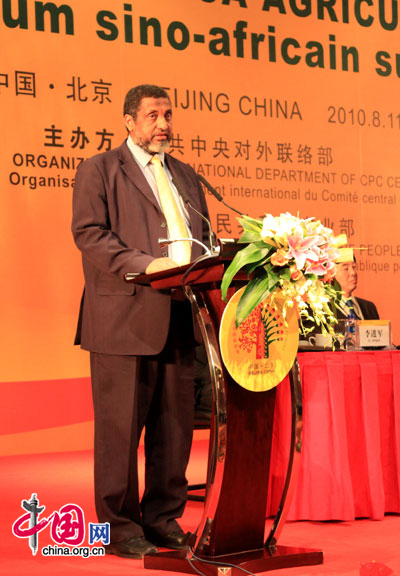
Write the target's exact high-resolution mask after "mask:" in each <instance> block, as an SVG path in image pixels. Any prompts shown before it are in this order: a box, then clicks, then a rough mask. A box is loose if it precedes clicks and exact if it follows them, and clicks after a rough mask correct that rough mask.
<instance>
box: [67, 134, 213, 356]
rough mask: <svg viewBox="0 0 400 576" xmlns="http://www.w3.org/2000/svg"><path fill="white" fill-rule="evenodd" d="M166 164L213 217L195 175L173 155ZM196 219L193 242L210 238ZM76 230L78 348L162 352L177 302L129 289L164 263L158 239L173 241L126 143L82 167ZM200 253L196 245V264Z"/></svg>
mask: <svg viewBox="0 0 400 576" xmlns="http://www.w3.org/2000/svg"><path fill="white" fill-rule="evenodd" d="M166 162H167V164H168V168H169V170H170V171H171V173H172V175H173V177H174V178H175V179H176V181H177V182H178V183H179V184H180V185H181V187H182V189H183V190H185V191H186V193H187V195H188V197H189V200H190V202H191V203H192V204H193V206H194V207H195V208H197V210H199V211H200V212H202V213H203V214H205V215H208V213H207V207H206V202H205V199H204V195H203V193H202V191H201V188H200V185H199V183H198V181H197V178H196V175H195V172H194V170H193V169H192V168H191V167H190V166H188V165H187V164H184V163H183V162H180V161H179V160H177V159H176V158H173V157H172V156H169V155H168V154H167V155H166ZM189 216H190V225H191V231H192V236H193V237H194V238H197V239H199V240H203V239H204V238H205V237H207V230H206V229H207V227H206V225H205V224H204V223H203V221H202V220H201V218H200V217H199V216H197V215H196V214H194V215H193V213H190V214H189ZM72 232H73V235H74V239H75V242H76V244H77V246H78V248H79V249H80V250H81V252H82V260H83V270H84V276H85V292H84V296H83V299H82V303H81V310H80V318H79V322H78V331H77V336H76V340H75V343H77V344H81V346H82V348H84V349H86V350H90V351H92V352H99V353H104V354H118V355H128V354H129V355H149V354H150V355H152V354H158V353H159V352H160V351H161V350H162V349H163V347H164V344H165V342H166V338H167V334H168V328H169V321H170V306H171V296H170V294H169V293H168V292H162V291H156V290H153V289H152V288H150V287H146V286H138V285H134V284H128V283H126V282H125V281H124V274H125V273H126V272H144V271H145V269H146V267H147V266H148V264H149V263H150V262H151V261H152V260H153V259H154V258H160V257H162V255H163V252H164V251H165V249H161V248H160V246H159V245H158V238H159V237H165V235H166V222H165V218H164V215H163V213H162V212H161V210H160V208H159V206H158V203H157V201H156V199H155V197H154V194H153V191H152V190H151V188H150V186H149V184H148V182H147V180H146V178H145V177H144V175H143V173H142V171H141V169H140V168H139V166H138V165H137V163H136V162H135V160H134V158H133V157H132V154H131V152H130V150H129V148H128V146H127V144H126V142H124V143H123V144H122V146H120V147H119V148H116V149H114V150H111V151H109V152H105V153H103V154H99V155H97V156H94V157H93V158H90V159H89V160H87V161H86V162H84V163H82V164H81V165H80V166H79V168H78V171H77V174H76V180H75V185H74V199H73V220H72ZM200 254H201V247H199V246H198V245H196V244H195V243H193V244H192V259H195V258H196V257H197V256H199V255H200Z"/></svg>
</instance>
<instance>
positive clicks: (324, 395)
mask: <svg viewBox="0 0 400 576" xmlns="http://www.w3.org/2000/svg"><path fill="white" fill-rule="evenodd" d="M298 360H299V364H300V369H301V378H302V388H303V415H304V428H303V443H302V456H301V460H300V467H299V474H298V480H297V487H296V491H295V494H294V498H293V502H292V505H291V508H290V512H289V516H288V519H289V520H353V519H354V518H359V517H366V518H374V519H379V518H382V517H383V515H384V514H385V513H386V512H396V513H400V351H377V352H370V351H363V352H303V353H300V354H299V355H298ZM277 397H278V406H277V412H276V419H275V441H274V453H273V456H272V462H273V465H272V468H271V476H270V487H269V489H270V498H269V508H268V510H267V513H268V514H272V513H275V511H276V509H277V507H278V504H279V499H280V494H281V491H282V485H283V470H284V461H285V458H286V457H287V446H288V444H289V438H288V435H289V426H288V423H289V387H288V382H287V380H285V381H284V382H282V383H281V384H280V385H279V386H278V390H277Z"/></svg>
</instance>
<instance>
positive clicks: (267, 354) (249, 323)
mask: <svg viewBox="0 0 400 576" xmlns="http://www.w3.org/2000/svg"><path fill="white" fill-rule="evenodd" d="M243 291H244V288H241V289H240V290H239V291H238V292H236V293H235V294H234V295H233V297H232V298H231V299H230V301H229V302H228V304H227V306H226V308H225V311H224V314H223V317H222V322H221V328H220V335H219V338H220V346H221V353H222V358H223V361H224V364H225V366H226V369H227V370H228V372H229V374H230V375H231V376H232V378H233V379H234V380H235V381H236V382H237V383H238V384H240V386H243V388H246V389H247V390H251V391H254V392H261V391H264V390H270V389H271V388H273V387H274V386H277V385H278V384H279V382H281V381H282V380H283V378H284V377H285V376H286V374H287V373H288V372H289V370H290V368H291V367H292V365H293V362H294V359H295V357H296V353H297V348H298V343H299V325H298V320H297V312H296V309H295V308H286V317H284V314H283V303H284V297H283V296H281V295H280V294H279V293H274V294H273V295H271V296H269V297H268V298H266V299H265V300H264V301H263V302H261V303H260V304H259V305H258V306H257V307H256V308H255V309H254V310H253V312H252V313H251V314H250V315H249V316H248V317H247V318H246V320H244V322H242V323H241V324H240V326H239V327H238V328H236V324H235V314H236V308H237V305H238V302H239V300H240V297H241V295H242V292H243Z"/></svg>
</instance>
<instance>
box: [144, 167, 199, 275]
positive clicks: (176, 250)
mask: <svg viewBox="0 0 400 576" xmlns="http://www.w3.org/2000/svg"><path fill="white" fill-rule="evenodd" d="M151 163H152V165H153V166H154V175H155V177H156V183H157V188H158V194H159V196H160V203H161V208H162V211H163V213H164V216H165V219H166V221H167V226H168V232H169V237H170V238H171V240H173V239H175V238H176V239H178V238H188V236H189V232H188V229H187V226H186V223H185V220H184V218H183V216H182V214H181V212H180V211H179V208H178V205H177V203H176V200H175V198H174V194H173V192H172V190H171V186H170V184H169V182H168V179H167V175H166V174H165V172H164V168H163V167H162V164H161V160H160V158H159V157H158V156H153V157H152V159H151ZM171 248H172V259H173V260H174V261H175V262H176V263H177V264H179V266H183V265H184V264H188V263H189V262H190V254H191V247H190V242H175V243H174V244H172V245H171Z"/></svg>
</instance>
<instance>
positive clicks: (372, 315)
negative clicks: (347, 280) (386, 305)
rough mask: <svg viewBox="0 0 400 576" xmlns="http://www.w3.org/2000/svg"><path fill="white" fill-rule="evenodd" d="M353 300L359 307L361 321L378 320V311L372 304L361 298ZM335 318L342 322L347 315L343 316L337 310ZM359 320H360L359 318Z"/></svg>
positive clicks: (340, 311)
mask: <svg viewBox="0 0 400 576" xmlns="http://www.w3.org/2000/svg"><path fill="white" fill-rule="evenodd" d="M355 299H356V300H357V304H358V305H359V307H360V310H361V313H362V316H363V318H362V319H363V320H379V314H378V310H377V308H376V306H375V304H374V303H373V302H370V301H369V300H364V299H363V298H357V297H355ZM337 318H338V320H343V319H346V318H347V315H345V314H344V313H343V311H342V310H340V309H338V310H337ZM359 320H361V318H359Z"/></svg>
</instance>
